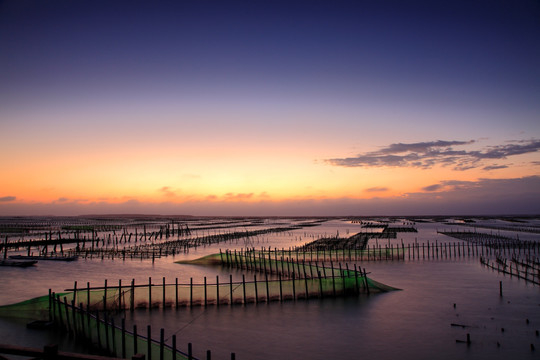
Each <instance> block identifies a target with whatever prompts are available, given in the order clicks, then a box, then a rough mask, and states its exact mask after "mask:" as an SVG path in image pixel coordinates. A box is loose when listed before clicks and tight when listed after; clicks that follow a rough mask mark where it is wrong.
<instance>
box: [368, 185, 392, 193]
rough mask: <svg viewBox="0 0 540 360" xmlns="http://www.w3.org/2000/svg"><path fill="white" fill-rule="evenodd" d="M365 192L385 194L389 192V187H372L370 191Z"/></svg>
mask: <svg viewBox="0 0 540 360" xmlns="http://www.w3.org/2000/svg"><path fill="white" fill-rule="evenodd" d="M364 191H365V192H384V191H388V188H387V187H377V186H376V187H372V188H369V189H365V190H364Z"/></svg>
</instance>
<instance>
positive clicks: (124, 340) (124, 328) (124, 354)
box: [121, 318, 126, 359]
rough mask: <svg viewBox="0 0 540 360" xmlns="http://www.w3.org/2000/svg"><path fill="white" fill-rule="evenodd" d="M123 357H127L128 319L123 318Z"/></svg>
mask: <svg viewBox="0 0 540 360" xmlns="http://www.w3.org/2000/svg"><path fill="white" fill-rule="evenodd" d="M121 341H122V358H123V359H125V358H126V319H125V318H122V339H121Z"/></svg>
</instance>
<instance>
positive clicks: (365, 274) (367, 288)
mask: <svg viewBox="0 0 540 360" xmlns="http://www.w3.org/2000/svg"><path fill="white" fill-rule="evenodd" d="M364 283H365V284H366V291H367V294H368V295H369V284H368V282H367V273H366V269H365V268H364Z"/></svg>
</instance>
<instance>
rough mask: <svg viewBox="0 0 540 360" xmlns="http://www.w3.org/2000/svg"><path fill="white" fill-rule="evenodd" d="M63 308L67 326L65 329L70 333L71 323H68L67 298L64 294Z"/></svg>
mask: <svg viewBox="0 0 540 360" xmlns="http://www.w3.org/2000/svg"><path fill="white" fill-rule="evenodd" d="M64 310H65V313H66V328H67V331H68V332H69V333H71V324H70V323H69V311H68V306H67V299H66V297H65V296H64Z"/></svg>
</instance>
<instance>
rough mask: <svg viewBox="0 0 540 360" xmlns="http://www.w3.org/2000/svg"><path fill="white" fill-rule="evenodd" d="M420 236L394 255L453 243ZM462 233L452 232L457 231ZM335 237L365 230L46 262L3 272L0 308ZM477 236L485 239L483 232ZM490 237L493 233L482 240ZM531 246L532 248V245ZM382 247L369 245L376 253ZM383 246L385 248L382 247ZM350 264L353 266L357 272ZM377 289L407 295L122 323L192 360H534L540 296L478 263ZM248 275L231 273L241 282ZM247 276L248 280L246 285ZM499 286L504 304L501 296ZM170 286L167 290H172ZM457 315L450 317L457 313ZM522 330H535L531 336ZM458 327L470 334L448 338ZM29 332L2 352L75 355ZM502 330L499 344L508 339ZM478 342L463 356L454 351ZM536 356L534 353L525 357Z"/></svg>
mask: <svg viewBox="0 0 540 360" xmlns="http://www.w3.org/2000/svg"><path fill="white" fill-rule="evenodd" d="M417 227H418V228H419V232H418V233H399V234H398V238H397V239H393V240H391V244H394V245H395V244H400V243H401V241H403V242H404V243H405V244H408V243H413V242H415V241H417V242H420V243H421V242H427V241H428V240H429V241H430V242H433V241H435V240H437V241H438V242H453V241H456V240H454V239H451V238H449V237H447V236H445V235H441V234H437V230H442V229H443V228H444V225H442V224H440V223H435V224H433V223H426V224H424V223H419V224H417ZM454 229H456V230H457V228H454ZM337 231H339V233H340V235H342V236H343V235H345V234H346V233H347V232H349V233H350V234H351V233H355V232H358V231H361V229H360V225H358V224H350V223H346V222H343V221H338V220H335V221H332V222H329V223H325V224H324V225H322V226H321V227H314V228H307V229H302V230H296V231H294V232H290V233H288V234H270V235H268V236H266V235H265V236H262V237H260V238H255V239H251V240H250V243H246V242H245V241H239V242H233V243H227V244H223V243H222V244H218V245H213V246H210V247H205V248H198V249H196V250H190V252H189V253H188V254H182V255H181V256H179V255H177V256H175V257H174V258H172V257H169V258H163V259H158V260H156V261H155V262H154V263H152V261H151V260H143V261H141V260H129V261H122V260H114V261H111V260H100V259H93V260H89V259H87V260H84V259H81V260H78V261H76V262H72V263H55V262H40V263H39V264H38V266H36V267H34V268H28V269H18V268H9V267H3V268H0V272H1V273H0V274H1V276H0V303H1V304H7V303H13V302H17V301H21V300H26V299H28V298H31V297H35V296H40V295H44V294H46V293H47V291H48V289H49V288H52V289H53V291H61V290H63V289H65V288H70V287H72V286H73V282H74V281H77V282H78V284H79V287H81V286H86V282H88V281H89V282H91V285H96V286H97V285H102V284H103V281H104V279H108V283H109V284H110V285H115V284H117V283H118V280H119V279H121V280H122V282H123V284H128V283H129V282H130V281H131V279H135V280H136V282H137V283H147V282H148V277H152V279H155V280H154V283H159V282H161V278H162V277H166V278H167V279H170V282H172V281H173V280H174V278H175V277H178V278H179V281H180V282H183V280H182V279H185V282H188V281H189V278H190V277H193V278H194V281H195V282H197V279H199V280H202V278H203V277H204V276H208V277H209V278H210V279H215V276H216V275H219V276H220V278H222V277H223V278H226V277H228V276H229V273H230V269H226V268H222V267H201V266H193V265H180V264H175V263H174V261H176V260H180V259H192V258H198V257H200V256H204V255H207V254H210V253H215V252H216V251H219V248H222V249H225V248H229V249H240V248H245V247H246V246H254V247H256V248H260V247H263V246H264V247H268V246H272V247H277V248H281V247H285V248H288V247H289V246H297V245H302V244H303V243H305V242H308V241H311V240H313V238H315V237H316V236H318V235H320V234H324V233H326V234H327V235H335V234H336V232H337ZM478 231H480V230H478ZM485 231H486V232H487V233H489V231H490V230H485ZM527 237H529V238H532V239H537V237H536V238H535V237H534V236H532V235H530V234H528V235H527ZM376 242H381V240H377V241H374V240H371V241H370V243H376ZM382 242H383V244H384V243H387V242H388V240H383V241H382ZM351 264H352V263H351ZM359 265H361V266H362V267H365V268H366V269H367V271H368V272H370V275H369V276H370V277H371V278H373V279H374V280H377V281H379V282H382V283H385V284H387V285H391V286H394V287H396V288H400V289H402V290H400V291H394V292H389V293H384V294H377V295H371V296H365V295H363V296H360V297H350V298H340V299H329V298H327V299H323V300H317V299H313V300H310V301H297V302H285V303H281V304H280V303H270V304H259V305H255V304H249V305H247V306H233V307H229V306H221V307H219V308H217V307H215V306H209V307H208V308H206V309H205V308H193V309H186V308H181V309H179V310H173V309H167V310H152V311H148V310H137V311H135V312H134V313H132V314H130V313H128V314H127V319H126V320H127V323H128V324H129V325H130V326H131V325H132V324H134V323H136V324H137V325H138V326H139V327H140V328H144V327H145V326H146V325H147V324H151V325H152V327H153V329H154V331H155V333H154V337H156V338H157V337H158V331H159V328H164V329H165V333H166V337H167V339H168V340H169V341H170V336H171V335H172V334H176V336H177V339H178V343H179V347H180V348H181V349H183V350H185V349H186V347H187V345H186V344H187V343H188V342H191V343H193V346H194V351H195V355H196V356H198V357H200V358H204V356H205V353H206V350H207V349H211V350H212V355H213V358H214V359H229V358H230V353H231V352H235V353H236V355H237V359H278V358H279V359H329V358H333V359H357V358H362V357H369V358H374V359H375V358H376V359H396V358H400V359H415V360H418V359H432V358H437V359H456V358H464V359H503V358H509V357H512V358H519V359H535V358H536V359H537V358H538V351H540V338H539V337H538V336H536V334H535V330H540V287H538V286H534V285H531V284H527V283H525V282H524V281H523V280H518V279H516V278H510V277H508V276H506V277H505V276H504V275H501V274H498V273H497V272H493V271H491V270H488V269H487V268H485V267H483V266H482V265H481V264H480V262H479V260H478V258H476V257H471V258H465V259H457V260H456V259H446V260H416V261H407V260H406V261H393V262H392V261H386V262H363V263H359ZM241 275H242V273H241V272H238V271H236V272H234V273H233V276H234V278H235V279H241ZM248 276H249V275H248ZM499 281H502V282H503V291H504V294H503V297H500V296H499ZM168 282H169V281H168ZM454 304H455V307H454ZM526 319H528V320H529V324H527V322H526ZM452 323H456V324H462V325H466V326H467V327H466V328H462V327H455V326H451V324H452ZM24 324H25V321H24V320H14V319H0V331H1V332H2V333H3V334H4V339H5V340H4V341H8V342H14V343H21V344H25V345H26V344H33V345H35V346H42V345H44V344H47V343H50V342H60V343H61V344H63V346H65V347H69V343H68V342H66V341H65V340H64V339H61V338H57V337H56V336H55V335H54V334H47V333H42V332H39V333H35V332H31V331H28V330H26V329H25V328H24ZM502 328H504V332H503V331H502V330H501V329H502ZM467 333H469V334H470V335H471V339H472V344H471V345H470V346H467V345H466V344H463V343H457V342H456V340H465V339H466V334H467ZM531 344H533V345H534V346H535V347H536V351H535V352H532V351H531V350H530V345H531Z"/></svg>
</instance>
